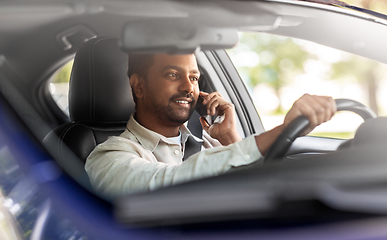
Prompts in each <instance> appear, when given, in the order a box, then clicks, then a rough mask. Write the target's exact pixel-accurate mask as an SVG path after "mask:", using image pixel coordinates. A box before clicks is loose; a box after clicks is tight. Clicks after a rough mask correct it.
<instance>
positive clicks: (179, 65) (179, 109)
mask: <svg viewBox="0 0 387 240" xmlns="http://www.w3.org/2000/svg"><path fill="white" fill-rule="evenodd" d="M199 77H200V73H199V69H198V66H197V63H196V57H195V55H193V54H191V55H167V54H157V55H155V56H154V57H153V59H152V65H151V66H150V67H149V69H148V73H147V75H146V77H145V81H144V97H143V99H142V100H143V102H144V106H145V108H146V110H147V111H150V112H149V113H151V114H152V115H153V116H154V117H156V118H157V120H158V121H160V122H162V123H163V124H167V125H170V126H179V125H181V124H183V123H184V122H186V121H187V120H188V119H189V117H190V116H191V114H192V112H193V110H194V108H195V105H196V101H197V99H198V96H199V84H198V81H199ZM155 120H156V119H155Z"/></svg>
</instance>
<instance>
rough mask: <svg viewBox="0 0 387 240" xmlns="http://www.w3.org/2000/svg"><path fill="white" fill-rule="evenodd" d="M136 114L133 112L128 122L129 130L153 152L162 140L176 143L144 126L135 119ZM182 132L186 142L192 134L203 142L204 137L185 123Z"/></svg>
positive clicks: (195, 138) (183, 140) (181, 128)
mask: <svg viewBox="0 0 387 240" xmlns="http://www.w3.org/2000/svg"><path fill="white" fill-rule="evenodd" d="M134 114H135V113H132V115H131V116H130V119H129V121H128V123H127V130H128V131H129V132H131V133H132V134H133V135H134V136H135V137H136V139H137V140H138V142H139V143H140V144H141V145H142V146H143V147H145V148H146V149H149V150H151V151H152V152H153V151H154V150H155V149H156V147H157V146H158V144H159V143H160V141H163V142H165V143H167V144H171V145H172V144H176V143H175V142H173V141H172V140H170V139H168V138H167V137H165V136H163V135H161V134H159V133H156V132H154V131H152V130H149V129H147V128H145V127H143V126H142V125H141V124H140V123H138V122H137V121H136V119H134ZM180 132H181V138H182V143H185V142H186V141H187V139H188V138H189V137H190V136H191V137H192V138H193V139H194V140H195V141H197V142H203V140H202V139H200V138H198V137H196V136H194V135H193V134H192V133H191V132H190V131H189V129H188V128H187V127H186V126H185V124H183V125H182V126H181V127H180Z"/></svg>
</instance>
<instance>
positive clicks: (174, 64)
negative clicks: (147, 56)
mask: <svg viewBox="0 0 387 240" xmlns="http://www.w3.org/2000/svg"><path fill="white" fill-rule="evenodd" d="M153 64H154V65H156V66H157V67H158V68H162V69H164V68H168V67H170V68H182V69H186V68H190V69H192V70H196V71H198V66H197V62H196V57H195V55H194V54H188V55H170V54H155V55H154V56H153Z"/></svg>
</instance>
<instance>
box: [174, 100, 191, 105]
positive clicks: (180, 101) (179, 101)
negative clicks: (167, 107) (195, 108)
mask: <svg viewBox="0 0 387 240" xmlns="http://www.w3.org/2000/svg"><path fill="white" fill-rule="evenodd" d="M174 102H176V103H180V104H189V102H188V101H182V100H178V101H174Z"/></svg>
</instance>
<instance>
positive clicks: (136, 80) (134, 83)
mask: <svg viewBox="0 0 387 240" xmlns="http://www.w3.org/2000/svg"><path fill="white" fill-rule="evenodd" d="M129 83H130V86H131V87H132V89H133V92H134V94H136V97H137V98H142V97H143V95H144V94H143V79H142V78H141V77H140V75H138V74H137V73H133V74H132V76H130V78H129Z"/></svg>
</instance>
